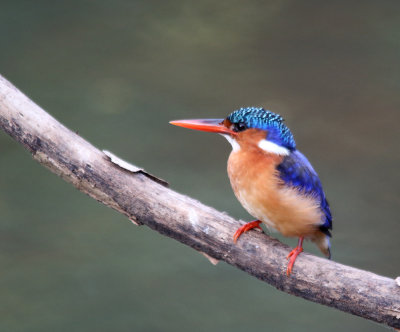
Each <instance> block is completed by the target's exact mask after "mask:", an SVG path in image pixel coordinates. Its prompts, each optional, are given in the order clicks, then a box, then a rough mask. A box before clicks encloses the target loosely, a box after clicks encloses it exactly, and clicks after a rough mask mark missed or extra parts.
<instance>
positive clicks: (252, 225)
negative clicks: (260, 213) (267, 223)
mask: <svg viewBox="0 0 400 332" xmlns="http://www.w3.org/2000/svg"><path fill="white" fill-rule="evenodd" d="M260 224H261V221H260V220H254V221H250V222H248V223H247V224H244V225H243V226H241V227H239V228H238V230H237V231H236V232H235V234H234V235H233V242H235V243H236V241H237V240H238V238H239V237H240V235H242V234H243V233H245V232H247V231H249V230H250V229H253V228H259V229H261V230H262V228H261V227H260Z"/></svg>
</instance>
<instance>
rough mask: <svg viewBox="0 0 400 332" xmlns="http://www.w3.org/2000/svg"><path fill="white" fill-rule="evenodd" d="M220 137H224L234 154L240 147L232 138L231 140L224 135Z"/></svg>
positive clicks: (228, 136)
mask: <svg viewBox="0 0 400 332" xmlns="http://www.w3.org/2000/svg"><path fill="white" fill-rule="evenodd" d="M221 135H222V136H224V137H225V138H226V139H227V140H228V142H229V143H231V145H232V152H236V151H239V150H240V145H239V143H238V142H237V141H236V140H235V139H234V138H232V137H231V136H230V135H225V134H221Z"/></svg>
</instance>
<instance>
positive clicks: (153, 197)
mask: <svg viewBox="0 0 400 332" xmlns="http://www.w3.org/2000/svg"><path fill="white" fill-rule="evenodd" d="M0 127H2V129H3V130H4V131H6V132H7V133H8V134H9V135H10V136H12V137H13V138H14V139H15V140H17V141H18V142H20V143H21V144H23V145H24V146H25V148H27V149H28V150H29V151H30V152H31V153H32V155H33V158H34V159H35V160H37V161H38V162H40V163H41V164H43V165H44V166H46V167H47V168H48V169H50V170H51V171H52V172H54V173H56V174H57V175H59V176H61V177H62V178H63V179H64V180H65V181H67V182H70V183H72V184H73V185H74V186H75V187H76V188H78V189H79V190H81V191H83V192H84V193H86V194H88V195H89V196H91V197H93V198H94V199H96V200H98V201H99V202H101V203H103V204H105V205H107V206H109V207H111V208H113V209H115V210H117V211H119V212H121V213H122V214H124V215H126V216H127V217H128V218H129V219H130V220H132V221H133V222H134V223H136V224H144V225H147V226H148V227H150V228H152V229H154V230H156V231H158V232H160V233H161V234H164V235H166V236H169V237H172V238H174V239H176V240H178V241H180V242H182V243H185V244H187V245H188V246H191V247H192V248H194V249H196V250H198V251H199V252H201V253H203V254H205V255H206V257H208V258H209V259H210V261H211V262H213V263H216V262H217V261H218V260H223V261H225V262H227V263H229V264H232V265H234V266H237V267H238V268H240V269H242V270H244V271H246V272H247V273H249V274H251V275H253V276H255V277H257V278H258V279H260V280H263V281H265V282H267V283H269V284H271V285H273V286H274V287H276V288H278V289H280V290H282V291H284V292H287V293H289V294H293V295H296V296H300V297H303V298H304V299H307V300H310V301H314V302H318V303H321V304H324V305H327V306H330V307H334V308H337V309H339V310H342V311H345V312H349V313H351V314H354V315H358V316H361V317H364V318H367V319H370V320H373V321H376V322H379V323H383V324H386V325H388V326H391V327H394V328H400V287H399V285H398V284H397V283H396V282H395V280H393V279H389V278H386V277H382V276H379V275H376V274H374V273H371V272H367V271H363V270H359V269H355V268H353V267H349V266H345V265H341V264H338V263H335V262H332V261H328V260H326V259H323V258H319V257H315V256H313V255H310V254H306V253H304V254H302V255H301V256H299V258H298V259H297V261H296V268H295V270H294V272H293V274H292V275H291V276H290V277H287V276H286V261H285V259H284V257H286V255H287V254H288V252H289V247H288V246H286V245H284V244H282V243H280V242H279V241H277V240H275V239H272V238H270V237H269V236H267V235H265V234H262V233H259V232H249V233H247V234H246V235H245V237H246V241H239V242H238V243H237V244H234V243H233V241H232V230H234V229H236V228H237V227H239V226H240V222H239V221H237V220H235V219H233V218H231V217H230V216H228V215H227V214H225V213H221V212H219V211H216V210H215V209H213V208H210V207H208V206H205V205H203V204H201V203H200V202H198V201H196V200H194V199H192V198H189V197H187V196H184V195H181V194H179V193H177V192H174V191H172V190H171V189H168V188H167V187H165V186H163V185H162V184H161V183H162V181H161V182H160V180H158V179H157V178H156V177H154V176H152V175H149V174H147V173H146V172H144V171H143V170H140V171H137V172H132V171H131V170H127V169H126V167H121V165H117V164H115V163H113V162H112V161H111V160H110V158H109V157H107V156H106V155H105V154H104V153H103V152H102V151H100V150H98V149H97V148H95V147H94V146H93V145H91V144H90V143H88V142H87V141H85V140H84V139H83V138H81V137H80V136H78V135H77V134H75V133H74V132H72V131H70V130H69V129H67V128H66V127H64V126H63V125H62V124H60V123H59V122H57V121H56V120H55V119H54V118H53V117H51V116H50V115H49V114H48V113H46V112H45V111H43V110H42V109H41V108H40V107H39V106H37V105H36V104H35V103H33V102H32V101H31V100H30V99H29V98H27V97H26V96H25V95H24V94H22V93H21V92H20V91H19V90H18V89H16V88H15V87H14V86H13V85H12V84H11V83H9V82H8V81H7V80H5V79H4V78H2V77H1V76H0ZM122 164H123V163H122ZM133 169H134V170H135V168H133Z"/></svg>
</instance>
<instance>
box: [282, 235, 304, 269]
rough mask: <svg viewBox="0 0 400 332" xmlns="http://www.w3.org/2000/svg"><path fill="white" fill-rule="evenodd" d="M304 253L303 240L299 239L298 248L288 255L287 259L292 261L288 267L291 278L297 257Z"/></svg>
mask: <svg viewBox="0 0 400 332" xmlns="http://www.w3.org/2000/svg"><path fill="white" fill-rule="evenodd" d="M301 252H303V238H302V237H301V238H299V243H298V244H297V247H296V248H294V249H293V250H292V251H291V252H290V253H289V255H287V257H286V259H290V260H289V263H288V266H287V270H286V274H287V275H288V276H289V275H290V274H291V273H292V269H293V265H294V262H295V261H296V258H297V256H298V255H299V254H300V253H301Z"/></svg>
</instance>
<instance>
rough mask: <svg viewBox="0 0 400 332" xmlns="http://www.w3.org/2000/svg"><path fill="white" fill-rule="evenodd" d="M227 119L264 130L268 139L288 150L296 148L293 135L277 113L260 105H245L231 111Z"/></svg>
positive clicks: (247, 126)
mask: <svg viewBox="0 0 400 332" xmlns="http://www.w3.org/2000/svg"><path fill="white" fill-rule="evenodd" d="M227 119H228V120H229V121H230V122H231V123H234V124H238V123H241V124H244V125H245V127H246V128H257V129H262V130H266V131H268V134H267V139H268V140H269V141H271V142H274V143H276V144H278V145H281V146H284V147H286V148H288V149H289V150H295V149H296V143H295V140H294V138H293V135H292V133H291V132H290V130H289V128H288V127H287V126H286V125H285V124H284V119H283V118H282V117H281V116H280V115H279V114H276V113H273V112H271V111H268V110H265V109H264V108H260V107H245V108H240V109H238V110H236V111H234V112H232V113H231V114H230V115H229V116H228V117H227Z"/></svg>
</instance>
